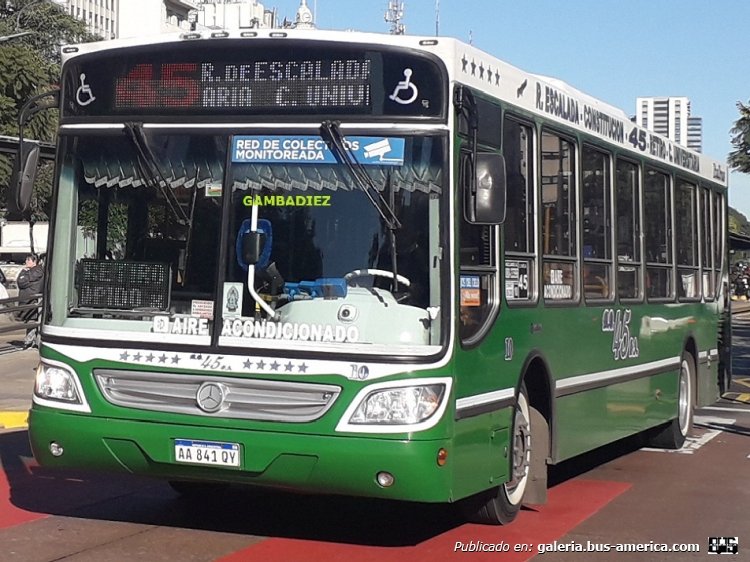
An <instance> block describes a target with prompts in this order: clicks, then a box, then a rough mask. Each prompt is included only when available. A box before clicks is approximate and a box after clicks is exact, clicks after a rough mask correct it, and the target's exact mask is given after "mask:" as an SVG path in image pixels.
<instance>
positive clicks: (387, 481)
mask: <svg viewBox="0 0 750 562" xmlns="http://www.w3.org/2000/svg"><path fill="white" fill-rule="evenodd" d="M375 478H376V480H377V481H378V485H379V486H380V487H381V488H390V487H391V486H393V483H394V482H395V481H396V479H395V478H394V477H393V474H391V473H390V472H378V474H377V476H376V477H375Z"/></svg>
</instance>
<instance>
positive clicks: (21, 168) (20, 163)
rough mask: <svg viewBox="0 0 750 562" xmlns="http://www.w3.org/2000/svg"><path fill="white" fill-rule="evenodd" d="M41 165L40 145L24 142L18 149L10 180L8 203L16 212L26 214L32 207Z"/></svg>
mask: <svg viewBox="0 0 750 562" xmlns="http://www.w3.org/2000/svg"><path fill="white" fill-rule="evenodd" d="M38 165H39V145H38V144H37V143H35V142H31V141H22V142H21V144H20V145H19V147H18V154H17V155H16V159H15V162H14V163H13V172H12V174H11V178H10V190H9V193H8V202H9V204H10V205H9V206H10V207H11V208H13V207H15V209H12V210H15V211H16V212H18V213H21V214H22V213H25V212H26V211H27V210H28V209H29V205H31V195H32V194H33V192H34V181H35V180H36V170H37V166H38Z"/></svg>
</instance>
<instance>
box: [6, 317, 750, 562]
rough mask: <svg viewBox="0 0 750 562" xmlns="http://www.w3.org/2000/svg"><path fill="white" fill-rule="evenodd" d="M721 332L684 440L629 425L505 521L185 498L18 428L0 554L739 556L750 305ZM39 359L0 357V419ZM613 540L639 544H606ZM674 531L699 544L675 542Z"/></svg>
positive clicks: (176, 558)
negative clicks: (76, 457)
mask: <svg viewBox="0 0 750 562" xmlns="http://www.w3.org/2000/svg"><path fill="white" fill-rule="evenodd" d="M747 309H748V310H750V305H748V306H747ZM734 336H735V353H734V361H735V378H734V381H733V386H732V389H731V392H730V393H728V394H727V395H726V396H725V398H724V399H722V400H721V401H720V402H719V403H717V404H715V405H714V406H711V407H709V408H705V409H702V410H700V411H698V412H697V413H696V427H695V430H694V432H693V435H692V436H691V439H690V442H689V444H688V446H687V447H686V448H685V449H683V450H682V451H680V452H665V451H661V450H650V449H642V448H640V442H638V441H637V440H636V439H630V440H625V441H622V442H619V443H617V444H615V445H612V446H610V447H606V448H603V449H600V450H597V451H596V452H594V453H591V454H588V455H584V456H583V457H580V458H578V459H575V460H574V461H569V462H567V463H564V464H562V465H560V466H559V467H556V468H555V469H554V470H553V472H552V474H551V484H552V487H551V490H550V501H549V503H548V504H547V505H545V506H542V507H540V508H539V509H524V510H523V511H522V513H521V514H520V515H519V518H518V520H517V521H516V522H514V524H513V525H510V526H508V527H502V528H498V527H488V526H479V525H470V524H466V523H464V522H463V521H461V520H460V519H459V518H457V517H456V516H455V513H454V512H452V511H450V510H447V509H445V508H443V507H440V506H438V507H429V506H419V505H411V504H398V503H389V502H377V501H370V500H361V499H350V498H337V497H316V496H298V495H287V494H283V493H249V492H232V493H230V494H216V495H214V496H212V497H205V498H203V499H201V500H199V501H197V502H196V501H189V500H186V499H184V498H181V497H179V496H178V495H177V494H175V493H174V492H173V491H172V490H171V489H170V488H169V486H168V485H166V484H164V483H162V482H158V481H152V480H147V479H142V478H137V477H134V476H129V475H100V474H93V473H88V472H86V471H71V472H65V473H61V472H54V471H47V470H44V469H41V468H39V467H38V466H36V465H35V463H34V460H33V458H32V457H31V453H30V451H29V447H28V441H27V436H26V431H25V430H24V429H23V428H22V427H21V428H17V429H5V430H0V463H1V465H2V470H0V552H3V554H2V555H0V561H2V562H6V561H9V562H52V561H56V560H64V561H65V562H125V561H127V562H131V561H144V562H153V561H157V560H158V561H161V562H185V561H195V562H209V561H219V562H247V561H256V560H257V561H263V562H275V561H278V562H286V561H292V560H293V561H295V562H297V561H298V562H319V561H320V562H322V561H324V560H325V561H326V562H328V561H332V562H336V561H340V562H370V561H371V562H384V561H385V560H404V561H407V562H422V561H424V562H428V561H429V562H443V561H451V562H452V561H460V560H471V561H472V562H484V561H487V562H489V561H497V560H503V562H505V561H514V560H518V561H520V560H529V559H531V558H532V557H533V558H535V560H539V561H543V560H549V561H550V562H573V561H576V562H577V561H579V560H592V561H597V562H598V561H602V562H606V561H609V560H612V561H619V560H622V561H641V560H645V561H656V562H658V561H668V562H681V561H683V560H707V561H715V560H717V559H721V560H750V509H748V508H747V506H750V486H748V483H747V475H748V474H750V404H747V402H750V400H747V399H748V398H750V313H746V314H739V315H736V316H735V318H734ZM36 361H37V354H36V352H35V351H33V350H26V351H19V352H16V353H13V354H9V355H2V356H0V373H1V375H0V377H2V384H3V387H2V388H3V390H2V392H0V396H2V398H0V410H3V413H2V414H0V421H2V420H3V419H5V420H6V421H8V420H9V419H10V418H8V416H12V415H17V416H18V415H20V416H24V417H25V410H26V409H27V408H28V406H29V402H30V401H29V394H30V391H31V385H32V382H33V371H34V366H35V364H36ZM3 416H5V417H3ZM15 423H16V424H18V425H21V426H22V425H23V420H18V419H16V420H15ZM711 537H739V541H740V546H739V548H740V551H739V554H738V555H734V556H721V557H717V556H713V555H710V554H708V548H709V540H710V538H711ZM618 545H626V546H625V547H626V548H640V549H642V550H641V551H640V552H627V553H623V554H617V553H616V552H615V551H614V549H616V548H618ZM662 545H666V547H667V548H669V549H672V550H673V551H672V552H661V551H657V550H656V549H657V548H663V547H662ZM686 545H697V547H698V549H699V551H698V552H697V553H687V552H677V551H676V550H677V549H680V548H685V547H686ZM490 548H492V549H502V550H504V549H508V550H507V551H506V552H497V551H493V550H489V551H487V549H490ZM577 548H587V549H589V552H587V553H581V552H571V550H573V549H577ZM564 549H565V550H567V551H565V550H564ZM606 549H609V550H608V551H606V552H605V550H606ZM647 549H651V550H647ZM515 550H518V552H514V551H515ZM541 550H548V551H550V552H546V553H545V554H540V552H541Z"/></svg>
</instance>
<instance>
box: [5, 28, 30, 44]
mask: <svg viewBox="0 0 750 562" xmlns="http://www.w3.org/2000/svg"><path fill="white" fill-rule="evenodd" d="M33 33H34V32H33V31H22V32H20V33H14V34H13V35H3V36H2V37H0V43H5V42H6V41H12V40H13V39H18V38H19V37H25V36H26V35H31V34H33Z"/></svg>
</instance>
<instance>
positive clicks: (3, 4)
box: [0, 0, 96, 220]
mask: <svg viewBox="0 0 750 562" xmlns="http://www.w3.org/2000/svg"><path fill="white" fill-rule="evenodd" d="M24 32H28V34H27V35H20V34H22V33H24ZM16 35H18V36H17V37H12V38H11V36H16ZM0 37H2V38H5V40H4V41H2V42H0V135H8V136H17V135H18V115H19V112H20V110H21V108H22V107H23V105H24V104H25V103H26V102H27V101H28V100H29V99H30V98H31V97H33V96H35V95H37V94H41V93H43V92H46V91H50V90H53V89H55V88H57V86H58V80H59V76H60V47H61V45H63V44H66V43H82V42H87V41H91V40H94V39H96V37H95V36H93V35H92V34H90V33H89V32H88V31H87V30H86V26H85V24H84V23H83V22H81V21H78V20H76V19H75V18H72V17H71V16H70V15H68V14H67V13H66V12H65V11H64V10H63V9H62V7H60V6H59V5H58V4H55V3H53V2H52V1H51V0H0ZM57 122H58V115H57V111H56V110H49V111H43V112H40V113H38V114H37V115H36V116H34V118H32V120H31V122H30V123H29V124H28V125H27V126H26V128H25V129H24V136H25V137H26V138H33V139H37V140H44V141H50V142H54V140H55V131H56V128H57ZM11 166H12V163H11V162H10V159H9V158H7V157H0V211H2V209H5V191H6V189H7V185H8V178H9V174H10V169H11ZM43 176H49V174H43ZM50 179H51V178H49V177H48V178H46V181H40V182H37V185H36V186H35V193H34V197H33V199H32V213H31V214H32V217H33V218H35V219H36V220H44V219H46V211H47V207H48V204H49V200H50V195H51V185H52V184H51V181H50Z"/></svg>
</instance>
